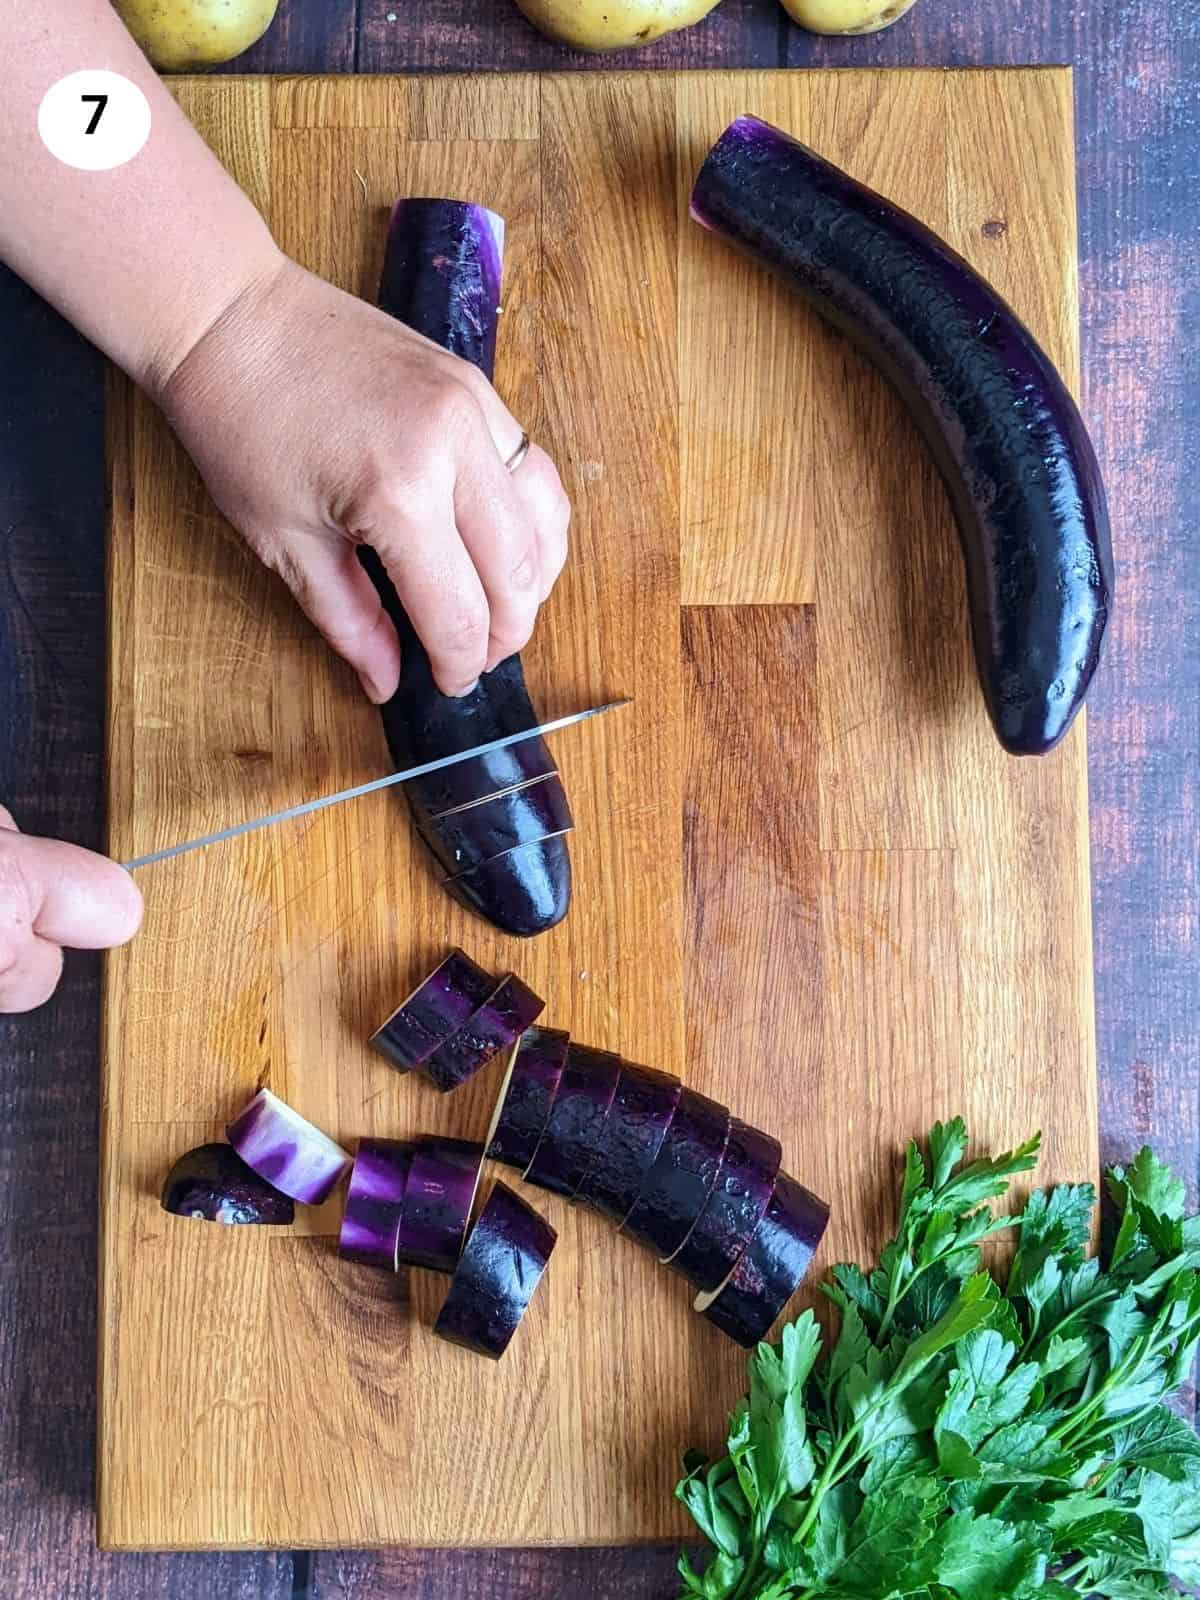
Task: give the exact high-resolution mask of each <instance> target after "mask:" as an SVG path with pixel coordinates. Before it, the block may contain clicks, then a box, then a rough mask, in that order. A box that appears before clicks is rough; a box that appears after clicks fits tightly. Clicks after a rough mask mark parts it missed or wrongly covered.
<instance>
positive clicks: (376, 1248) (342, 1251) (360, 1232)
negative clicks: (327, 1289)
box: [338, 1139, 413, 1272]
mask: <svg viewBox="0 0 1200 1600" xmlns="http://www.w3.org/2000/svg"><path fill="white" fill-rule="evenodd" d="M412 1152H413V1147H412V1145H411V1144H405V1143H402V1142H401V1141H400V1140H399V1139H360V1140H359V1141H358V1150H357V1151H356V1152H355V1156H354V1165H353V1166H352V1167H351V1169H350V1183H349V1185H348V1187H347V1189H346V1209H345V1211H344V1212H343V1213H342V1229H341V1233H340V1234H339V1235H338V1253H339V1255H343V1256H346V1257H347V1258H348V1259H349V1260H351V1261H361V1262H362V1264H363V1265H364V1266H368V1267H380V1268H382V1269H383V1270H384V1271H385V1272H393V1271H395V1267H396V1238H397V1235H398V1233H399V1231H400V1218H401V1217H402V1216H403V1214H404V1192H405V1189H406V1187H407V1185H408V1169H409V1166H410V1165H411V1163H412Z"/></svg>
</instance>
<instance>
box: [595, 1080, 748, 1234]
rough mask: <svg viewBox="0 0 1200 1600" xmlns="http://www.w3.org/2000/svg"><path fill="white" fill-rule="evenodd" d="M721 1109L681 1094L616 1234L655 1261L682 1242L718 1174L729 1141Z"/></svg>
mask: <svg viewBox="0 0 1200 1600" xmlns="http://www.w3.org/2000/svg"><path fill="white" fill-rule="evenodd" d="M729 1120H730V1119H729V1112H728V1111H727V1110H726V1109H725V1107H724V1106H722V1105H718V1104H717V1102H716V1101H715V1100H710V1099H709V1098H708V1097H707V1095H703V1094H697V1093H696V1091H695V1090H694V1089H684V1090H683V1091H682V1093H681V1094H680V1096H679V1104H678V1106H677V1107H676V1109H675V1115H674V1116H673V1117H672V1118H671V1122H670V1126H669V1127H668V1128H667V1134H666V1138H665V1139H664V1140H663V1142H662V1148H661V1149H660V1150H659V1152H658V1155H657V1156H656V1157H655V1159H654V1162H653V1165H652V1166H651V1168H650V1170H649V1172H648V1173H647V1174H646V1177H645V1180H644V1181H643V1183H642V1187H641V1189H640V1190H639V1191H638V1197H637V1199H636V1201H635V1202H634V1205H633V1209H632V1210H631V1211H630V1213H629V1215H628V1216H627V1217H626V1218H625V1221H624V1222H623V1223H622V1225H621V1232H622V1233H626V1234H628V1235H629V1237H630V1238H631V1239H636V1240H637V1241H638V1243H639V1244H644V1245H645V1246H646V1247H647V1248H648V1249H650V1250H653V1251H654V1253H655V1254H656V1255H657V1256H658V1257H659V1258H660V1260H665V1259H666V1257H667V1256H672V1255H674V1254H675V1252H676V1250H678V1249H679V1246H680V1245H681V1244H682V1243H683V1241H684V1240H685V1239H686V1238H687V1236H688V1234H689V1233H690V1232H691V1230H692V1228H693V1227H694V1226H695V1223H696V1219H697V1217H699V1215H700V1213H701V1212H702V1211H703V1210H704V1207H705V1205H706V1204H707V1203H708V1197H709V1195H710V1194H711V1193H712V1191H713V1185H714V1184H715V1183H716V1181H717V1174H718V1172H719V1171H720V1170H721V1160H722V1157H723V1156H724V1153H725V1143H726V1140H727V1139H728V1138H729Z"/></svg>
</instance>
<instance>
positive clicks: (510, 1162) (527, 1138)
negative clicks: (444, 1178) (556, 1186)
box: [487, 1028, 570, 1172]
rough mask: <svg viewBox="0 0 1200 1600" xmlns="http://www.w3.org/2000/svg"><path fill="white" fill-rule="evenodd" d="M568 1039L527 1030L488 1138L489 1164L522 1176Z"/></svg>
mask: <svg viewBox="0 0 1200 1600" xmlns="http://www.w3.org/2000/svg"><path fill="white" fill-rule="evenodd" d="M569 1043H570V1035H569V1034H566V1033H563V1032H562V1031H561V1030H560V1029H558V1028H529V1029H528V1030H527V1031H526V1033H525V1035H524V1037H523V1038H522V1040H521V1046H520V1049H519V1050H518V1052H517V1059H516V1061H515V1063H514V1064H513V1070H512V1076H511V1078H510V1079H509V1080H508V1090H507V1092H506V1094H505V1096H504V1105H503V1106H502V1107H501V1109H500V1116H499V1118H498V1120H497V1122H496V1127H495V1131H494V1132H493V1134H492V1140H491V1143H490V1144H489V1145H488V1149H487V1153H488V1160H489V1161H503V1162H504V1163H505V1164H506V1165H507V1166H510V1167H516V1168H517V1170H518V1171H519V1172H524V1171H525V1169H526V1167H527V1166H528V1165H529V1163H530V1162H531V1161H532V1160H533V1153H534V1151H535V1150H536V1149H537V1143H538V1140H539V1139H540V1138H541V1136H542V1130H543V1128H544V1127H545V1126H546V1122H547V1119H548V1118H549V1116H550V1107H551V1106H552V1105H553V1104H554V1096H555V1095H556V1094H557V1093H558V1083H559V1079H560V1078H561V1077H562V1073H563V1067H564V1066H565V1065H566V1060H567V1045H568V1044H569Z"/></svg>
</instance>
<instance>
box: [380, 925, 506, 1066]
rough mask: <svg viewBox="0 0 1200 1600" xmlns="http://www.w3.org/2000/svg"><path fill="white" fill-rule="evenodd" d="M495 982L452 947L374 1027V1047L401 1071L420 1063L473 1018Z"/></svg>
mask: <svg viewBox="0 0 1200 1600" xmlns="http://www.w3.org/2000/svg"><path fill="white" fill-rule="evenodd" d="M496 982H497V980H496V978H495V977H494V975H493V974H492V973H490V972H485V971H484V969H483V968H482V967H480V966H477V965H476V964H475V962H474V961H472V960H471V958H470V956H468V955H465V954H464V953H463V951H461V950H459V949H454V950H451V952H450V954H449V955H448V956H447V957H446V958H445V960H444V961H441V962H439V964H438V965H437V966H436V967H435V968H434V969H433V971H432V972H431V973H430V974H429V976H428V977H427V978H423V979H422V980H421V982H420V983H419V984H418V985H417V987H416V988H415V989H414V990H413V992H412V993H411V994H410V995H409V996H408V998H407V1000H404V1001H403V1002H402V1003H401V1004H400V1005H398V1006H397V1007H396V1009H395V1011H393V1012H392V1014H391V1016H390V1017H389V1018H388V1019H387V1021H386V1022H385V1023H383V1024H382V1026H381V1027H379V1028H377V1029H376V1030H375V1032H374V1033H373V1034H372V1035H371V1039H370V1044H371V1048H372V1049H373V1050H376V1051H378V1053H379V1054H380V1055H381V1056H383V1057H384V1058H385V1059H386V1060H388V1061H390V1062H391V1064H392V1065H393V1066H394V1067H396V1068H397V1069H398V1070H399V1071H401V1072H408V1071H410V1070H411V1069H412V1068H413V1067H419V1066H420V1065H421V1064H422V1063H423V1062H425V1061H427V1060H428V1059H429V1057H430V1056H431V1055H433V1053H434V1052H435V1051H436V1050H437V1049H438V1047H439V1046H440V1045H442V1044H444V1043H445V1041H446V1040H447V1039H449V1038H450V1037H451V1035H452V1034H454V1033H456V1032H457V1031H458V1029H459V1028H461V1027H462V1025H463V1023H464V1022H467V1021H469V1019H470V1017H471V1015H472V1014H473V1013H474V1012H475V1011H477V1010H478V1008H479V1007H480V1006H481V1005H482V1004H483V1002H484V1001H485V1000H486V999H487V997H488V995H490V994H491V993H492V991H493V990H494V989H495V987H496Z"/></svg>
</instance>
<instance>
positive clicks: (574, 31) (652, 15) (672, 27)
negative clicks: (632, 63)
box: [517, 0, 717, 50]
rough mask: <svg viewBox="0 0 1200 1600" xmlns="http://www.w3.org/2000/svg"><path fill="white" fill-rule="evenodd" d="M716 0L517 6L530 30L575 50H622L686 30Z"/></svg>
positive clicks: (591, 0) (561, 1)
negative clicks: (536, 29) (679, 30)
mask: <svg viewBox="0 0 1200 1600" xmlns="http://www.w3.org/2000/svg"><path fill="white" fill-rule="evenodd" d="M716 4H717V0H517V6H518V8H519V9H520V10H521V11H523V12H524V14H525V15H526V16H527V17H528V18H529V20H530V22H532V23H533V25H534V27H535V28H540V29H541V31H542V32H543V33H547V34H549V35H550V37H551V38H552V39H557V40H558V41H559V42H560V43H561V44H570V45H574V46H575V48H576V49H577V50H624V49H627V48H628V47H629V46H631V45H639V44H649V42H650V40H651V39H657V38H659V37H660V36H661V35H662V34H664V33H674V32H675V31H676V29H678V28H690V27H691V25H692V23H693V22H699V21H700V18H701V17H706V16H707V15H708V13H709V12H710V11H711V10H712V9H713V7H714V6H715V5H716Z"/></svg>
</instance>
